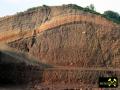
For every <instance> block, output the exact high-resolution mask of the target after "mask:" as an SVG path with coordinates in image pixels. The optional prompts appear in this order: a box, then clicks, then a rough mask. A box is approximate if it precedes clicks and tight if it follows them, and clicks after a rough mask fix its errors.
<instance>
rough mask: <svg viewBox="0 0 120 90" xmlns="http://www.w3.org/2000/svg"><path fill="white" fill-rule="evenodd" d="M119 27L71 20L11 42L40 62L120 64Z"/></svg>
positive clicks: (82, 65) (92, 65)
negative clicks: (71, 21)
mask: <svg viewBox="0 0 120 90" xmlns="http://www.w3.org/2000/svg"><path fill="white" fill-rule="evenodd" d="M119 34H120V29H119V28H117V27H116V28H109V27H107V26H102V25H96V24H94V23H87V22H77V23H76V22H74V23H70V24H66V25H62V26H58V27H56V28H53V29H50V30H47V31H43V32H42V33H40V34H39V35H36V36H35V37H31V38H28V39H21V40H18V41H16V42H13V43H10V45H11V46H12V47H15V48H18V49H19V50H22V51H23V50H24V51H26V52H28V53H30V54H32V55H33V56H35V57H37V58H38V59H39V60H40V61H41V62H45V63H50V64H54V65H68V66H79V67H94V66H97V67H101V66H102V67H108V66H110V67H111V66H112V67H119V62H120V61H119V60H120V52H119V49H120V41H119V39H120V35H119Z"/></svg>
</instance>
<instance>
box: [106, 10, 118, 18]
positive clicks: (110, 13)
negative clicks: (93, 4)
mask: <svg viewBox="0 0 120 90" xmlns="http://www.w3.org/2000/svg"><path fill="white" fill-rule="evenodd" d="M104 15H106V16H107V17H109V18H113V19H119V18H120V15H119V14H118V13H117V12H114V11H110V10H109V11H105V12H104Z"/></svg>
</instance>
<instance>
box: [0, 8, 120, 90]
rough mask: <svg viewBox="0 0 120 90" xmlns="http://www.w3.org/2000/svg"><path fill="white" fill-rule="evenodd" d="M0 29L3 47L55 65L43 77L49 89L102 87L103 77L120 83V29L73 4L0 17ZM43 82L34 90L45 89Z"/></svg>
mask: <svg viewBox="0 0 120 90" xmlns="http://www.w3.org/2000/svg"><path fill="white" fill-rule="evenodd" d="M0 31H1V32H0V42H1V43H3V45H4V44H7V45H9V46H10V47H12V48H15V49H16V50H17V51H18V52H19V51H22V52H25V53H27V54H29V55H32V56H34V57H35V58H36V59H37V60H38V61H39V62H41V63H45V64H50V65H51V66H52V67H53V68H46V69H44V71H42V74H41V73H40V76H42V79H41V80H38V81H39V83H40V82H41V83H42V84H43V87H45V89H46V88H47V86H46V85H48V87H49V88H50V87H51V85H52V84H53V85H56V87H54V89H55V90H56V88H57V84H58V83H60V84H61V87H60V86H59V85H58V88H57V89H60V90H61V89H65V87H64V86H63V88H62V85H63V84H65V85H67V84H68V86H66V87H69V88H70V87H71V88H73V87H74V85H73V87H72V86H71V84H76V87H79V86H77V84H80V86H82V85H83V86H82V87H85V85H88V87H89V85H90V86H91V87H92V85H93V86H95V87H98V86H97V85H98V84H97V82H98V78H99V77H100V76H117V77H118V79H119V80H120V77H119V76H120V73H119V68H120V26H119V25H118V24H115V23H113V22H112V21H109V20H107V19H105V18H103V17H102V16H99V15H95V14H91V13H87V12H86V13H85V12H83V11H80V10H75V9H72V8H71V7H70V6H55V7H48V6H44V7H40V8H36V9H31V10H28V11H26V12H23V13H19V14H18V15H15V16H10V17H6V18H3V19H0ZM12 55H13V54H12ZM15 55H16V54H15ZM23 58H24V57H23ZM94 68H95V69H94ZM35 72H38V70H35ZM40 72H41V71H40ZM31 74H32V73H31ZM37 76H39V75H37ZM39 83H38V85H37V84H35V86H34V88H36V90H40V89H39V88H42V84H40V85H39ZM44 85H45V86H44ZM49 85H50V86H49ZM82 87H79V88H82ZM89 88H90V87H89ZM51 89H53V88H51ZM83 89H85V88H83ZM95 90H97V89H95ZM118 90H119V89H118Z"/></svg>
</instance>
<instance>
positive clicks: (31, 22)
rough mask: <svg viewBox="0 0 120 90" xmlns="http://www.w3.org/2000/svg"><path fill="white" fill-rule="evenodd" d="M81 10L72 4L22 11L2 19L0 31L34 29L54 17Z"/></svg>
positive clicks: (0, 20)
mask: <svg viewBox="0 0 120 90" xmlns="http://www.w3.org/2000/svg"><path fill="white" fill-rule="evenodd" d="M71 12H79V11H77V10H75V9H72V8H71V7H70V6H63V7H61V6H55V7H48V6H43V7H38V8H35V9H34V8H33V9H29V10H27V11H25V12H20V13H18V14H16V15H13V16H7V17H4V18H1V19H0V31H2V30H4V31H5V30H34V29H35V28H37V27H38V26H40V25H41V24H42V23H44V22H46V21H47V20H50V19H51V18H52V17H54V16H57V15H61V14H65V13H71Z"/></svg>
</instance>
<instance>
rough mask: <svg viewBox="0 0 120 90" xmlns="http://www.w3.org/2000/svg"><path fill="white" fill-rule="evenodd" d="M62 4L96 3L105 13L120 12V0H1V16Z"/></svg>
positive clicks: (101, 11) (83, 4) (84, 5)
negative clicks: (37, 7) (108, 11)
mask: <svg viewBox="0 0 120 90" xmlns="http://www.w3.org/2000/svg"><path fill="white" fill-rule="evenodd" d="M62 4H77V5H79V6H82V7H86V6H89V5H90V4H94V6H95V9H96V11H97V12H100V13H103V12H104V11H107V10H112V11H115V12H118V13H120V0H1V1H0V17H2V16H6V15H13V14H16V13H17V12H21V11H25V10H27V9H28V8H32V7H36V6H42V5H48V6H56V5H62Z"/></svg>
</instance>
